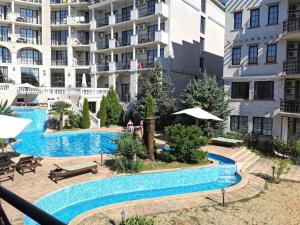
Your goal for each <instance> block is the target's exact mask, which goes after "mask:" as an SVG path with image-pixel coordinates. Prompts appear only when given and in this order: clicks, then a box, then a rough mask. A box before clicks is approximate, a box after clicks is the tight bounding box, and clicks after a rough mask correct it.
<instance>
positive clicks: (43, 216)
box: [0, 186, 66, 225]
mask: <svg viewBox="0 0 300 225" xmlns="http://www.w3.org/2000/svg"><path fill="white" fill-rule="evenodd" d="M0 199H3V200H4V201H6V202H7V203H8V204H10V205H11V206H13V207H14V208H16V209H18V210H19V211H21V212H22V213H24V214H25V215H27V216H28V217H30V218H31V219H33V220H34V221H36V222H37V223H39V224H43V225H66V224H65V223H63V222H61V221H59V220H58V219H56V218H55V217H53V216H51V215H50V214H48V213H46V212H45V211H43V210H41V209H40V208H38V207H36V206H35V205H33V204H31V203H29V202H28V201H26V200H24V199H23V198H21V197H20V196H18V195H16V194H14V193H12V192H11V191H9V190H7V189H5V188H4V187H1V186H0ZM0 224H1V225H12V223H11V222H10V221H9V219H8V217H7V215H6V213H5V211H4V209H3V208H2V206H1V205H0Z"/></svg>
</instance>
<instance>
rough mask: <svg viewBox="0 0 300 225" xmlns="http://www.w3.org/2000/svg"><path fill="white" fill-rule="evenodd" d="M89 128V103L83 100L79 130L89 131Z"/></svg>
mask: <svg viewBox="0 0 300 225" xmlns="http://www.w3.org/2000/svg"><path fill="white" fill-rule="evenodd" d="M90 127H91V120H90V110H89V103H88V100H87V99H86V98H85V99H84V102H83V109H82V122H81V128H83V129H89V128H90Z"/></svg>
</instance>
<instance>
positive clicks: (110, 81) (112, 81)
mask: <svg viewBox="0 0 300 225" xmlns="http://www.w3.org/2000/svg"><path fill="white" fill-rule="evenodd" d="M108 85H109V87H112V88H113V89H114V90H115V89H116V74H115V73H112V74H109V77H108Z"/></svg>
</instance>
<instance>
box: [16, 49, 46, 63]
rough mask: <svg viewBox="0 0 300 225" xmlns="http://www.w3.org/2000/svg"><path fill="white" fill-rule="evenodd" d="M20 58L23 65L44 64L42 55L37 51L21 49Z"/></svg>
mask: <svg viewBox="0 0 300 225" xmlns="http://www.w3.org/2000/svg"><path fill="white" fill-rule="evenodd" d="M18 58H19V62H20V63H21V64H33V65H41V64H42V54H41V53H40V52H39V51H38V50H35V49H21V50H20V51H19V53H18Z"/></svg>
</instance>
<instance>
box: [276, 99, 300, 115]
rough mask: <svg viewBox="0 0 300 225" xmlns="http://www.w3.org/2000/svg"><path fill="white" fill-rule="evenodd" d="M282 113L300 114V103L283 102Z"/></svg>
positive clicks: (281, 103) (281, 104)
mask: <svg viewBox="0 0 300 225" xmlns="http://www.w3.org/2000/svg"><path fill="white" fill-rule="evenodd" d="M280 111H281V112H287V113H300V101H297V100H281V101H280Z"/></svg>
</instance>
